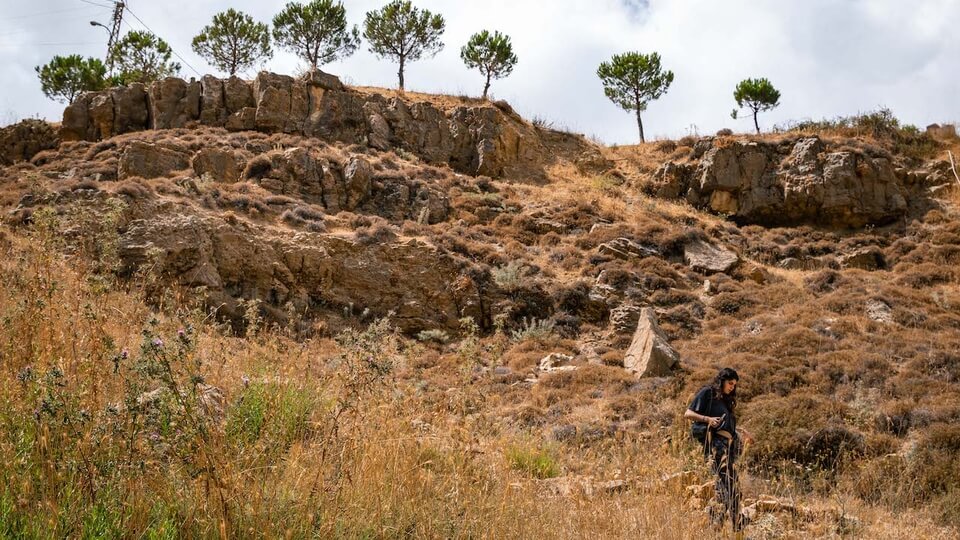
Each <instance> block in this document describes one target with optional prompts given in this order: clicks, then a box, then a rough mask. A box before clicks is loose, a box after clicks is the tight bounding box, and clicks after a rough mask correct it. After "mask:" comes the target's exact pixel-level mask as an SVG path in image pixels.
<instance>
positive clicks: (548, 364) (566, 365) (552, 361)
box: [537, 353, 578, 373]
mask: <svg viewBox="0 0 960 540" xmlns="http://www.w3.org/2000/svg"><path fill="white" fill-rule="evenodd" d="M571 361H573V357H572V356H570V355H567V354H563V353H550V354H548V355H547V356H544V357H543V358H542V359H540V362H539V363H538V364H537V367H538V369H539V370H540V373H554V372H558V371H574V370H576V369H577V368H578V366H571V365H570V362H571Z"/></svg>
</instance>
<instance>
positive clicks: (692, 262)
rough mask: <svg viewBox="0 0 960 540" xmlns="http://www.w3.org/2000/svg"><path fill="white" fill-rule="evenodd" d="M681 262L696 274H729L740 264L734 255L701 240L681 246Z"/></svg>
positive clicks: (738, 258)
mask: <svg viewBox="0 0 960 540" xmlns="http://www.w3.org/2000/svg"><path fill="white" fill-rule="evenodd" d="M683 260H684V261H685V262H686V263H687V264H688V265H689V266H690V268H691V269H692V270H694V271H697V272H706V273H716V272H729V271H730V270H731V269H732V268H733V267H734V266H736V265H737V263H738V262H740V257H738V256H737V254H736V253H734V252H732V251H730V250H728V249H726V248H723V247H719V246H715V245H713V244H709V243H707V242H705V241H703V240H693V241H691V242H687V244H686V245H684V246H683Z"/></svg>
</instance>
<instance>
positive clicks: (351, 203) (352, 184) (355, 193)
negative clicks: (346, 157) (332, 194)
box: [343, 157, 373, 210]
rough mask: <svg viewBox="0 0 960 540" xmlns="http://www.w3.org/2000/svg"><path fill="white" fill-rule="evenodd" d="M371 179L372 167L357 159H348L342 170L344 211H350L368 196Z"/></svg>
mask: <svg viewBox="0 0 960 540" xmlns="http://www.w3.org/2000/svg"><path fill="white" fill-rule="evenodd" d="M372 177H373V167H372V166H371V165H370V162H369V161H367V160H365V159H363V158H358V157H354V158H351V159H350V161H349V162H348V163H347V165H346V167H344V168H343V180H344V197H343V198H344V199H345V200H344V205H343V208H344V209H346V210H352V209H354V208H356V207H357V206H359V205H360V204H361V203H363V202H364V201H365V200H366V199H367V197H369V196H370V182H371V179H372Z"/></svg>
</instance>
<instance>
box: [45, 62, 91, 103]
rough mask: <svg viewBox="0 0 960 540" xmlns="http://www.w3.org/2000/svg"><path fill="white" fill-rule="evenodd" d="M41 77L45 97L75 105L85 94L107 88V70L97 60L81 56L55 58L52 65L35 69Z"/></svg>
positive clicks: (50, 63) (48, 64)
mask: <svg viewBox="0 0 960 540" xmlns="http://www.w3.org/2000/svg"><path fill="white" fill-rule="evenodd" d="M34 69H35V70H36V72H37V76H38V77H40V88H41V90H43V93H44V95H46V96H47V97H48V98H50V99H53V100H55V101H60V102H63V103H68V104H69V103H73V100H74V99H76V97H77V96H78V95H80V94H81V93H82V92H89V91H92V90H100V89H102V88H103V87H104V86H106V84H107V82H106V76H107V67H106V66H105V65H104V64H103V62H101V61H100V60H99V59H97V58H86V59H85V58H83V57H82V56H80V55H79V54H71V55H70V56H54V57H53V59H52V60H50V62H49V63H47V64H46V65H43V66H37V67H36V68H34Z"/></svg>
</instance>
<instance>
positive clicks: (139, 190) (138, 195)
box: [113, 181, 153, 201]
mask: <svg viewBox="0 0 960 540" xmlns="http://www.w3.org/2000/svg"><path fill="white" fill-rule="evenodd" d="M113 192H114V193H116V194H117V195H123V196H125V197H129V198H130V199H132V200H134V201H139V200H143V199H148V198H150V197H152V196H153V190H152V189H150V186H148V185H145V184H142V183H140V182H137V181H127V182H123V183H121V184H119V185H117V187H116V188H114V191H113Z"/></svg>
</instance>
